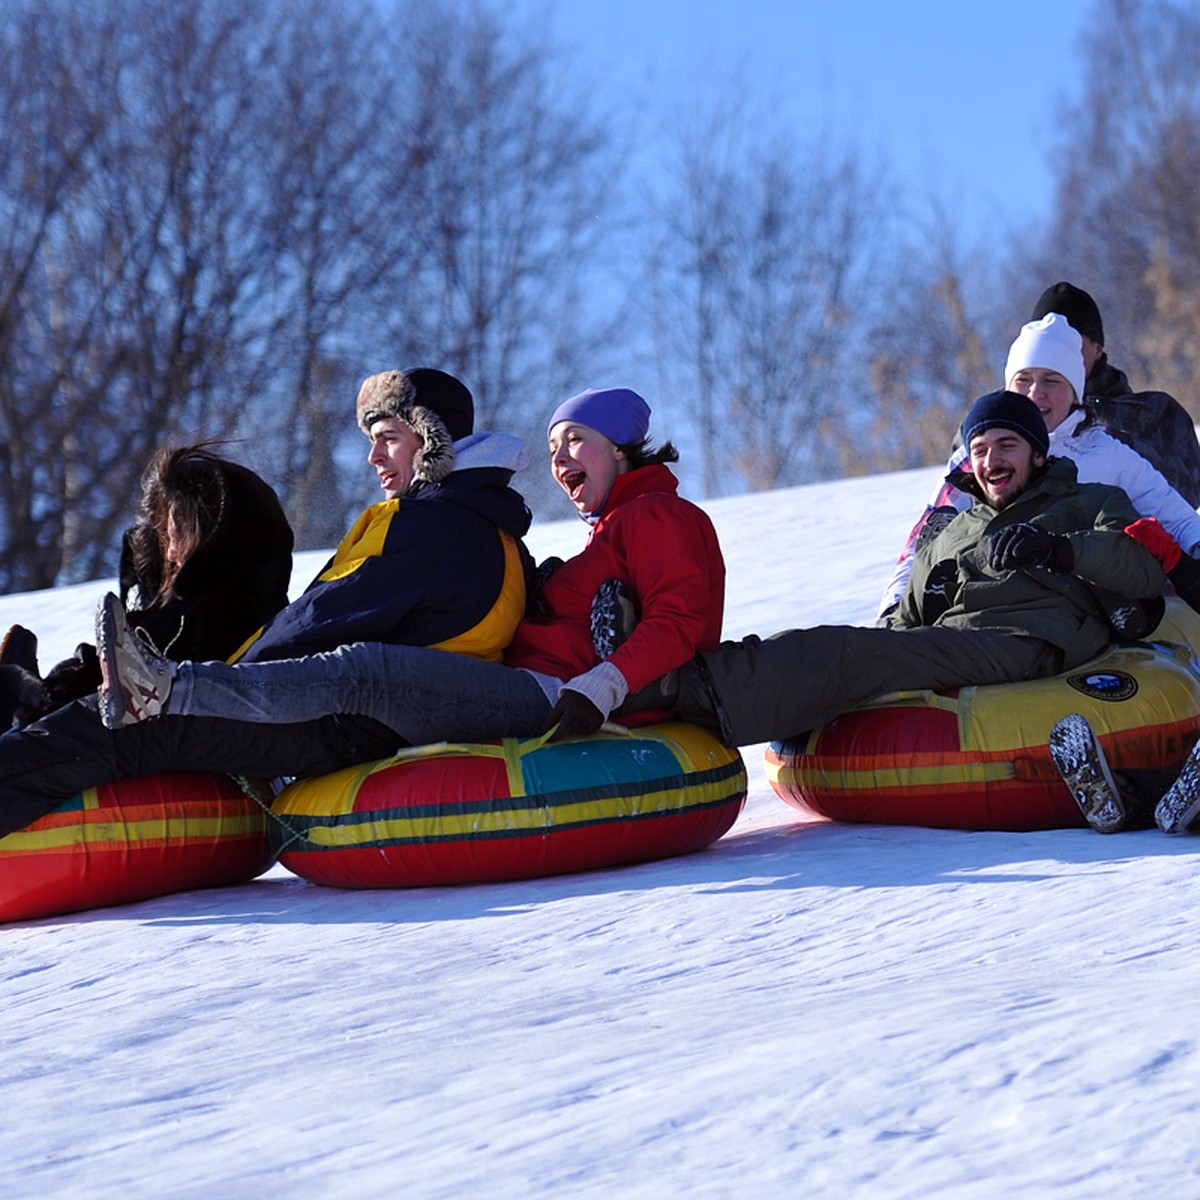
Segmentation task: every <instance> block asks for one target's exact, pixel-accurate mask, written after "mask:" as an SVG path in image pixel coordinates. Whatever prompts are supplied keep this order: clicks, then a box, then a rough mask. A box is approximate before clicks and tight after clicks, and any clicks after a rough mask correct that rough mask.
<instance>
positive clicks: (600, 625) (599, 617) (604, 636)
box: [592, 579, 641, 662]
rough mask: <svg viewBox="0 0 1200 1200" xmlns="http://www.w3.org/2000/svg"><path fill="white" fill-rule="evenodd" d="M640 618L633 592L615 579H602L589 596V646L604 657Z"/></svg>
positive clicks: (631, 630)
mask: <svg viewBox="0 0 1200 1200" xmlns="http://www.w3.org/2000/svg"><path fill="white" fill-rule="evenodd" d="M640 619H641V613H639V612H638V607H637V602H636V601H635V600H634V598H633V593H632V592H631V591H630V590H629V588H627V587H626V586H625V584H623V583H622V582H621V581H620V580H619V579H606V580H605V581H604V582H603V583H602V584H601V585H600V586H599V587H598V588H597V589H596V595H595V598H594V599H593V600H592V647H593V649H594V650H595V651H596V657H597V658H598V659H600V660H601V662H603V661H604V659H606V658H611V657H612V654H613V651H614V650H616V649H617V647H619V646H621V645H623V644H624V643H625V642H626V640H628V638H629V635H630V634H631V633H632V632H633V631H634V628H635V626H636V625H637V623H638V621H639V620H640Z"/></svg>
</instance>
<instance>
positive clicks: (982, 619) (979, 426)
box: [627, 392, 1165, 746]
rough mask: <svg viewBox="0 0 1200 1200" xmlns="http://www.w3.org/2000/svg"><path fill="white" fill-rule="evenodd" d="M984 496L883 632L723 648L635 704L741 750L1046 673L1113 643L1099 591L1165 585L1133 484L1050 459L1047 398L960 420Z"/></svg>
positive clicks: (923, 560) (919, 565) (1020, 400)
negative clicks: (1084, 477)
mask: <svg viewBox="0 0 1200 1200" xmlns="http://www.w3.org/2000/svg"><path fill="white" fill-rule="evenodd" d="M964 436H965V438H966V441H967V445H968V446H969V447H970V455H971V457H970V464H971V474H972V479H971V481H970V483H969V486H971V487H972V488H973V491H974V494H975V503H974V504H973V505H972V507H971V508H970V509H968V510H967V511H966V512H963V513H960V514H959V515H958V516H957V517H955V518H954V520H953V521H951V522H950V524H949V525H948V526H947V527H946V528H945V529H944V530H943V531H942V532H941V533H940V534H939V535H938V536H937V537H936V538H934V539H933V540H932V541H930V542H929V543H928V544H927V545H925V546H923V547H922V548H921V549H920V550H919V551H918V553H917V559H916V564H915V567H914V571H913V575H912V578H911V579H910V581H909V583H908V587H907V589H906V591H905V593H904V596H903V597H902V599H901V601H900V606H899V608H898V610H897V612H896V613H895V615H894V616H893V617H892V618H891V625H890V627H888V628H882V629H881V628H860V627H857V626H844V625H825V626H820V627H818V628H815V629H794V630H790V631H788V632H786V633H780V634H776V635H775V636H774V637H772V638H769V639H766V640H762V639H760V638H756V637H751V638H747V639H745V640H744V641H741V642H726V643H723V644H722V646H721V647H720V649H718V650H716V651H714V652H712V653H706V654H700V655H697V656H696V658H694V659H692V660H691V662H690V663H688V664H687V665H686V666H685V667H683V668H681V669H680V670H679V672H677V673H676V674H675V675H674V676H667V677H665V678H664V679H663V680H660V681H659V683H658V685H657V687H653V686H652V688H650V689H644V690H643V692H641V693H639V694H638V696H637V697H636V699H635V701H634V703H633V704H632V705H628V704H627V710H629V709H634V708H636V709H640V708H651V707H663V706H664V705H665V706H666V707H669V708H673V709H674V711H675V712H676V713H677V715H678V716H680V717H681V718H683V719H684V720H687V721H693V722H695V723H698V724H702V725H707V726H709V727H712V728H715V729H718V730H719V731H720V733H721V735H722V736H723V737H724V739H725V740H726V741H727V742H728V743H729V744H730V745H735V746H741V745H748V744H752V743H755V742H765V741H773V740H777V739H783V738H788V737H794V736H797V735H799V734H801V733H803V732H804V731H805V730H809V729H814V728H816V727H817V726H819V725H824V724H826V723H827V722H828V721H831V720H832V719H833V718H834V717H836V716H838V715H839V714H840V713H842V712H845V711H846V710H848V709H851V708H855V707H857V706H858V705H860V704H865V703H867V702H868V701H870V700H873V699H876V698H877V697H879V696H882V695H886V694H887V693H889V692H895V691H902V690H908V689H920V688H930V689H933V690H940V689H946V688H955V687H966V686H971V685H981V684H993V683H1012V682H1016V681H1018V680H1023V679H1038V678H1041V677H1044V676H1047V675H1055V674H1058V673H1059V672H1060V671H1063V670H1069V669H1072V668H1074V667H1076V666H1078V665H1080V664H1081V663H1084V662H1086V661H1088V660H1089V659H1091V658H1094V657H1095V656H1096V655H1097V654H1099V653H1100V652H1101V651H1102V650H1103V649H1104V648H1105V646H1106V645H1107V644H1108V643H1109V641H1110V640H1111V633H1110V630H1109V625H1108V622H1107V619H1106V615H1105V613H1106V608H1105V603H1104V601H1103V600H1102V598H1101V594H1100V593H1098V592H1097V590H1096V589H1103V590H1104V591H1105V592H1109V593H1113V592H1115V593H1117V594H1118V595H1120V596H1123V597H1129V598H1131V599H1149V598H1152V597H1156V596H1158V595H1159V593H1161V591H1162V588H1163V583H1164V580H1165V576H1164V574H1163V570H1162V567H1161V565H1160V564H1159V561H1158V559H1157V558H1156V557H1155V556H1154V555H1153V554H1152V553H1151V552H1150V551H1149V550H1148V549H1146V548H1145V547H1144V546H1143V545H1141V544H1140V543H1139V542H1138V541H1136V540H1135V539H1134V538H1132V537H1130V536H1128V535H1127V534H1126V533H1125V532H1124V530H1125V528H1126V527H1127V526H1129V525H1131V524H1132V523H1133V522H1134V521H1136V520H1137V513H1136V512H1135V511H1134V510H1133V506H1132V505H1131V504H1130V502H1129V498H1128V497H1127V496H1126V495H1125V493H1124V492H1123V491H1122V490H1121V489H1120V488H1116V487H1109V486H1107V485H1104V484H1094V483H1088V484H1081V483H1079V482H1078V480H1077V478H1076V475H1075V465H1074V463H1072V462H1071V461H1070V460H1069V459H1050V460H1047V458H1046V454H1047V451H1048V448H1049V435H1048V434H1047V432H1046V425H1045V422H1044V421H1043V419H1042V415H1041V413H1040V411H1039V410H1038V408H1037V406H1036V405H1035V404H1034V403H1033V402H1032V401H1031V400H1029V399H1027V398H1026V397H1024V396H1020V395H1017V394H1016V393H1013V392H992V393H989V394H988V395H986V396H983V397H981V398H980V399H979V400H978V401H976V403H975V404H974V406H973V407H972V409H971V411H970V412H969V413H968V414H967V419H966V421H965V422H964Z"/></svg>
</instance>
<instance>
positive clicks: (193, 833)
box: [0, 774, 274, 921]
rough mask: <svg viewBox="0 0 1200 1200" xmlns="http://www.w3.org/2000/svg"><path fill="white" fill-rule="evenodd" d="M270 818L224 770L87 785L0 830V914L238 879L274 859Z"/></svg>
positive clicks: (143, 896) (123, 900)
mask: <svg viewBox="0 0 1200 1200" xmlns="http://www.w3.org/2000/svg"><path fill="white" fill-rule="evenodd" d="M269 822H270V817H269V816H268V815H267V812H266V811H265V810H264V809H263V808H262V806H260V805H259V804H256V803H255V802H254V801H253V800H251V799H249V798H248V797H247V796H246V795H244V794H243V792H242V791H241V789H240V788H239V787H238V786H237V785H236V784H235V783H234V782H233V781H232V780H231V779H228V778H226V777H225V776H222V775H196V774H176V775H160V776H156V777H154V778H152V779H123V780H120V781H119V782H117V783H109V784H104V785H102V786H101V787H99V788H89V789H88V790H87V791H86V792H83V793H82V794H81V795H79V796H76V797H75V798H74V799H73V800H69V801H67V803H66V804H63V805H60V806H59V807H58V808H56V809H55V810H54V811H53V812H51V813H47V814H46V815H45V816H44V817H42V818H40V819H39V820H37V821H35V822H34V823H33V824H32V825H29V826H27V827H26V828H25V829H20V830H17V831H16V832H15V833H10V834H9V835H8V836H7V837H3V838H0V921H27V920H32V919H34V918H37V917H53V916H58V915H60V914H62V913H69V912H78V911H80V910H82V909H88V908H103V907H105V906H107V905H110V904H128V903H130V902H132V901H134V900H148V899H150V898H151V897H154V896H164V895H167V894H169V893H171V892H185V891H189V890H191V889H192V888H203V887H215V886H218V885H223V884H234V883H245V882H246V881H248V880H250V879H253V878H254V877H255V876H256V875H260V874H262V872H263V871H265V870H266V869H267V867H269V866H270V865H271V863H272V862H273V861H274V860H273V852H272V850H271V845H270V840H269V838H268V836H267V825H268V823H269Z"/></svg>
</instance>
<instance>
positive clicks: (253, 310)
mask: <svg viewBox="0 0 1200 1200" xmlns="http://www.w3.org/2000/svg"><path fill="white" fill-rule="evenodd" d="M0 50H3V55H4V57H3V61H2V62H0V110H2V111H3V112H4V113H5V121H4V123H3V125H2V126H0V153H2V154H3V161H2V162H0V204H3V206H4V210H3V211H4V215H5V218H6V219H5V223H4V229H3V231H2V232H0V256H2V257H0V267H2V269H3V275H2V277H0V355H3V358H2V359H0V362H2V363H3V370H2V371H0V458H2V459H3V464H2V465H3V466H4V467H5V468H6V469H5V470H4V471H3V479H2V480H0V531H2V533H3V545H2V546H0V588H4V589H5V590H13V589H16V588H28V587H38V586H46V585H49V584H51V583H53V582H62V581H66V580H69V579H72V578H81V577H85V576H88V575H94V574H97V573H100V572H102V571H104V570H105V569H108V570H111V566H112V556H113V551H114V549H115V545H116V541H117V536H118V533H119V531H120V529H121V527H122V526H123V525H124V524H125V523H126V521H127V520H128V518H129V516H130V515H131V512H132V509H133V506H134V503H135V500H136V482H137V477H138V474H139V473H140V471H141V468H142V466H143V465H144V463H145V462H146V461H147V460H148V459H149V457H150V455H151V453H152V451H153V450H154V449H155V448H156V447H157V446H158V445H159V444H162V443H166V442H172V441H179V440H184V439H186V440H193V439H195V438H197V437H203V438H209V439H211V438H218V439H220V438H227V439H230V440H232V441H233V445H232V446H231V447H230V451H229V452H230V453H233V454H234V455H235V456H236V457H241V458H242V459H243V460H244V461H247V462H249V464H250V465H252V466H255V467H257V468H259V469H260V470H262V472H263V473H264V475H266V476H267V478H269V479H270V480H271V481H272V482H273V483H275V484H276V485H277V487H278V488H279V490H280V492H281V495H282V496H283V498H284V500H285V503H286V504H287V505H288V507H289V511H290V514H291V516H292V518H293V521H294V523H295V525H296V527H297V533H298V539H297V540H298V544H299V545H301V546H311V545H322V544H324V545H328V544H329V543H330V542H331V541H332V540H333V539H334V538H336V537H337V535H338V534H339V533H340V532H341V530H342V529H343V528H344V521H345V515H346V514H345V509H346V507H347V506H349V505H353V506H354V507H358V506H359V505H360V504H361V499H362V496H363V492H364V490H366V489H364V488H363V487H361V486H359V485H358V484H357V482H356V484H355V485H354V486H351V487H347V486H345V484H344V483H343V482H342V480H341V479H340V474H341V472H342V471H343V470H344V469H345V460H346V456H345V454H344V453H343V450H344V448H345V443H346V439H347V437H348V436H349V435H350V433H351V431H352V429H353V423H352V412H353V397H354V391H355V389H356V387H357V384H358V382H359V380H361V378H362V377H363V376H364V375H366V374H368V373H370V372H372V371H375V370H381V369H386V368H389V367H395V366H405V365H408V366H412V365H418V364H421V363H424V364H428V365H436V366H442V367H445V368H446V369H448V370H452V371H455V372H456V373H459V374H461V375H462V377H463V378H464V379H465V380H466V381H467V382H468V383H469V384H470V386H471V387H472V389H473V390H474V391H475V392H476V395H477V397H478V398H479V411H480V418H481V422H483V423H486V422H488V421H493V420H494V421H503V422H505V423H506V424H509V425H512V424H514V423H517V424H520V423H521V422H529V423H531V424H533V425H534V427H535V428H536V425H535V424H534V423H533V416H532V414H533V413H537V414H539V415H540V414H544V413H545V411H546V409H547V406H548V402H549V399H551V398H553V397H556V396H557V395H560V394H561V393H562V389H563V388H564V387H567V386H570V385H572V384H574V383H576V382H577V379H578V376H579V374H580V373H581V372H582V369H583V364H585V363H588V362H590V361H591V360H592V352H593V351H594V350H595V349H596V348H597V347H602V346H603V345H604V338H603V330H604V328H605V326H606V323H607V321H608V316H609V314H607V313H603V312H599V311H597V310H596V309H595V308H594V307H589V305H588V304H587V303H586V301H587V296H588V291H587V283H588V279H589V272H592V271H593V264H594V263H595V261H596V256H595V249H596V246H597V245H598V243H599V241H600V240H601V239H602V238H603V236H605V235H606V234H607V232H608V231H609V229H610V222H609V221H608V218H607V212H608V206H609V201H610V196H609V195H608V192H607V189H608V188H609V187H610V186H611V180H612V177H613V171H612V170H610V169H609V168H610V167H611V166H612V165H613V164H612V159H611V157H605V155H606V147H607V138H606V135H605V134H604V133H603V132H602V131H601V127H600V125H599V123H592V122H590V121H589V120H588V119H587V118H586V117H585V115H583V114H584V111H585V108H584V106H582V105H576V103H575V99H576V97H574V96H573V95H572V92H571V90H570V89H569V88H565V87H563V86H562V80H561V79H560V78H559V77H558V75H557V74H556V71H557V70H558V69H559V68H558V67H557V65H556V61H555V58H554V53H553V50H552V48H551V47H549V46H547V45H544V44H543V43H542V42H541V41H540V40H538V39H535V38H533V37H532V35H531V34H530V33H528V32H522V31H521V30H514V29H513V28H506V27H505V26H503V25H501V24H500V23H499V21H498V20H497V19H496V18H495V17H494V16H492V15H490V14H489V13H488V12H487V11H486V10H483V9H481V8H476V7H474V6H472V5H470V4H467V3H458V2H457V0H431V2H429V3H426V2H423V0H397V2H396V3H395V4H393V5H391V6H380V5H378V4H375V3H372V2H371V0H336V2H335V0H297V2H295V3H293V2H290V0H195V2H194V3H191V4H188V5H186V6H184V7H182V8H180V7H179V6H178V5H175V4H171V3H168V0H107V2H106V3H105V4H103V5H77V4H74V3H71V2H70V0H12V2H11V3H10V4H8V5H6V6H5V7H4V9H3V10H2V12H0ZM263 430H266V431H268V436H265V437H264V436H262V431H263ZM539 439H540V431H539ZM239 446H240V450H239V449H238V447H239ZM351 469H353V470H354V471H355V474H356V479H357V478H358V476H359V473H360V472H361V467H359V466H358V465H357V464H356V465H355V467H354V468H351ZM352 497H353V499H352Z"/></svg>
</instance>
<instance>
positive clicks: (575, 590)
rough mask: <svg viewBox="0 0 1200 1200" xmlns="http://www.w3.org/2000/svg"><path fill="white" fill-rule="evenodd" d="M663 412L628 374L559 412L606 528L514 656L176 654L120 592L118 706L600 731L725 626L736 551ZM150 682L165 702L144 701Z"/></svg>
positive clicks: (431, 725) (111, 621)
mask: <svg viewBox="0 0 1200 1200" xmlns="http://www.w3.org/2000/svg"><path fill="white" fill-rule="evenodd" d="M649 423H650V408H649V406H648V405H647V404H646V402H645V401H644V400H643V399H642V398H641V396H639V395H638V394H637V393H636V392H633V391H630V390H629V389H627V388H604V389H591V390H588V391H585V392H582V393H580V394H579V395H578V396H573V397H571V399H569V400H567V401H566V402H565V403H563V404H562V405H560V406H559V408H558V409H557V410H556V411H555V413H554V415H553V416H552V417H551V418H550V422H549V424H548V426H547V435H548V439H549V444H550V456H551V470H552V472H553V474H554V477H555V478H556V479H557V481H558V482H559V484H560V486H561V487H562V488H563V490H564V491H565V492H566V493H567V495H568V496H570V498H571V500H572V502H573V503H574V504H575V506H576V509H577V510H578V511H579V513H580V515H581V516H582V517H583V518H584V519H585V520H586V521H588V522H589V523H590V524H591V525H592V532H591V534H590V536H589V539H588V543H587V545H586V546H585V548H584V549H583V550H582V551H581V552H580V553H579V554H577V555H576V556H575V557H574V558H571V559H570V560H568V561H567V562H565V563H563V564H562V565H561V566H559V567H558V569H557V570H555V571H554V572H553V573H552V574H550V576H549V578H548V580H547V581H546V582H545V585H544V587H543V589H542V592H541V597H540V605H539V608H540V612H539V614H538V615H534V616H530V617H528V618H526V620H524V621H523V622H522V623H521V624H520V626H519V627H518V629H517V632H516V635H515V637H514V638H513V641H512V643H511V644H510V646H509V647H508V650H507V651H506V652H505V665H504V666H500V665H497V664H493V663H485V662H479V661H476V660H472V659H468V658H466V657H465V656H463V655H450V654H447V653H445V652H444V651H439V650H436V649H424V648H419V647H411V646H385V645H379V644H375V643H356V644H354V645H351V646H342V647H339V648H338V649H337V650H335V651H332V652H329V653H326V654H317V655H310V656H307V657H305V658H299V659H287V660H282V661H278V662H264V663H249V664H239V665H235V666H229V665H226V664H224V663H203V664H195V663H190V664H189V663H185V664H173V663H165V662H160V661H156V660H154V658H153V657H152V656H150V655H148V654H146V652H145V651H144V650H143V649H142V648H141V647H140V646H138V645H137V644H136V642H134V640H133V639H131V638H129V637H128V636H126V635H125V633H124V631H123V629H122V627H121V622H120V619H119V618H120V612H119V605H118V604H116V602H115V601H113V600H111V599H110V600H109V601H107V602H106V605H107V624H108V625H109V629H108V631H107V633H105V634H103V635H102V637H101V641H102V643H103V646H102V654H103V655H104V657H105V659H106V667H107V672H106V679H107V681H108V682H107V683H106V687H108V688H109V689H113V688H119V689H120V690H121V694H122V700H123V703H122V704H121V705H119V706H110V705H105V706H103V707H105V708H110V707H119V708H121V709H124V711H125V713H126V720H129V719H132V720H140V719H143V718H144V717H147V716H156V715H159V714H160V713H165V714H172V715H191V716H209V717H212V716H220V717H227V718H232V719H235V720H237V719H240V720H248V721H256V722H262V723H267V724H275V723H283V722H293V721H302V720H309V719H312V718H314V717H317V716H323V715H326V714H329V713H354V714H360V715H365V716H370V717H373V718H374V719H376V720H378V721H380V722H382V723H383V724H384V725H387V726H388V727H389V728H391V729H393V730H395V731H396V735H397V740H398V742H400V743H407V744H409V745H418V744H422V743H425V742H430V741H437V740H443V739H471V738H489V737H505V736H531V735H533V734H536V733H539V732H541V731H543V730H544V729H547V728H550V727H551V726H553V725H555V724H557V725H558V731H557V734H556V736H559V737H562V736H572V735H577V734H583V733H590V732H594V731H595V730H596V729H598V728H599V727H600V725H601V724H602V723H603V722H604V721H605V720H606V719H607V718H608V717H609V715H610V714H612V713H613V711H614V710H616V709H617V708H618V707H619V705H620V703H621V701H622V700H623V699H624V698H625V696H626V695H627V693H628V692H629V691H631V690H633V691H636V690H638V689H639V688H641V687H643V686H644V685H645V684H647V683H649V682H651V681H652V680H654V679H657V678H658V677H659V676H661V675H662V674H664V673H665V672H666V671H669V670H671V669H673V668H675V667H678V666H680V665H682V664H683V663H684V662H686V661H687V660H688V659H690V658H691V657H692V656H693V655H694V654H695V653H696V651H697V650H706V649H714V648H715V647H716V646H717V644H718V642H719V640H720V632H721V621H722V618H723V611H724V589H725V565H724V561H723V559H722V556H721V550H720V546H719V544H718V541H717V536H716V532H715V530H714V529H713V526H712V522H711V521H710V520H709V519H708V517H707V515H706V514H705V513H704V512H703V511H702V510H701V509H699V508H698V507H697V506H696V505H694V504H692V503H690V502H689V501H687V500H684V499H682V498H681V497H679V496H678V495H677V488H678V483H677V481H676V479H675V476H674V475H673V474H672V473H671V471H670V469H669V468H668V467H667V465H666V464H667V463H668V462H673V461H675V460H676V459H677V458H678V454H677V452H676V451H675V449H674V447H673V446H671V445H670V443H667V444H666V445H664V446H663V447H661V448H659V449H655V448H653V447H652V446H651V445H650V442H649V439H648V433H649ZM609 580H617V581H619V582H620V583H621V584H623V585H624V587H625V588H626V589H627V590H628V593H629V594H630V596H631V597H632V601H633V603H634V605H636V608H637V610H638V612H639V613H640V618H639V619H638V620H637V623H636V625H635V626H634V627H633V629H632V631H631V632H630V633H629V636H628V638H627V640H625V641H624V642H623V643H622V644H620V645H619V646H617V647H616V648H615V649H614V650H613V651H612V653H611V655H609V656H607V657H602V655H601V653H600V652H598V650H597V647H596V644H595V641H594V639H593V636H592V610H593V602H594V599H595V597H596V594H597V592H598V591H600V590H601V587H602V585H604V584H606V582H607V581H609ZM103 624H104V622H102V625H103ZM601 649H604V647H603V646H602V647H601ZM148 692H154V693H155V694H156V701H155V703H153V704H143V703H142V702H141V698H142V696H143V695H144V694H146V693H148ZM126 697H128V700H129V702H128V703H125V702H124V700H125V699H126ZM653 718H654V714H653V713H651V714H646V713H639V714H638V717H637V718H636V719H637V720H639V721H645V720H648V719H651V720H652V719H653Z"/></svg>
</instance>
